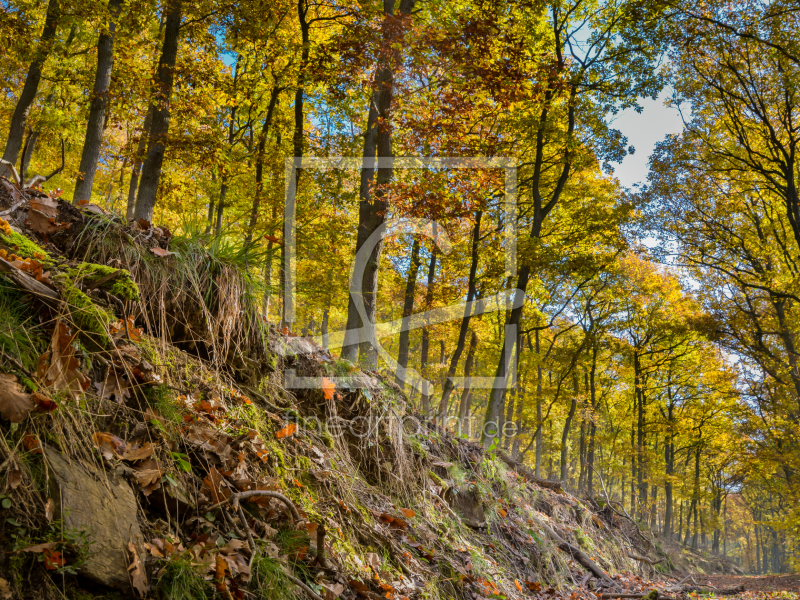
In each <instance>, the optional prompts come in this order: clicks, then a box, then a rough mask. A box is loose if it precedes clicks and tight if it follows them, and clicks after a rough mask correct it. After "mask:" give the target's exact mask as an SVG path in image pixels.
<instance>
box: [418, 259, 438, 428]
mask: <svg viewBox="0 0 800 600" xmlns="http://www.w3.org/2000/svg"><path fill="white" fill-rule="evenodd" d="M437 254H438V250H437V247H436V244H435V243H433V244H431V260H430V263H429V264H428V280H427V285H428V287H427V290H426V292H425V310H430V308H431V305H432V304H433V282H434V278H435V277H436V256H437ZM429 347H430V330H429V329H428V327H427V326H426V327H423V328H422V344H421V348H420V354H419V370H420V373H421V374H422V376H423V377H425V376H426V369H427V368H428V350H429ZM422 412H423V413H425V414H426V415H427V414H430V412H431V390H429V389H424V390H423V391H422Z"/></svg>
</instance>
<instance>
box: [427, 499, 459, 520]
mask: <svg viewBox="0 0 800 600" xmlns="http://www.w3.org/2000/svg"><path fill="white" fill-rule="evenodd" d="M431 496H433V497H434V498H436V499H437V500H438V501H439V502H441V503H442V506H444V508H445V510H446V511H447V512H449V513H450V515H451V516H452V517H453V518H454V519H455V520H456V521H458V522H459V524H461V525H463V523H462V522H461V517H459V516H458V515H457V514H456V513H454V512H453V509H452V508H450V505H449V504H447V502H445V501H444V500H442V499H441V498H440V497H439V496H438V495H437V494H434V493H433V492H431Z"/></svg>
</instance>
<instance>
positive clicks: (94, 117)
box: [72, 0, 122, 202]
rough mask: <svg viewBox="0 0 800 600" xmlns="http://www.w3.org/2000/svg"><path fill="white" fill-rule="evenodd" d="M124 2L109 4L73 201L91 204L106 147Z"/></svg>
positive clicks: (111, 1) (111, 0)
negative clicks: (110, 92) (116, 36)
mask: <svg viewBox="0 0 800 600" xmlns="http://www.w3.org/2000/svg"><path fill="white" fill-rule="evenodd" d="M121 6H122V0H108V13H109V17H110V19H109V21H108V30H107V31H103V32H102V33H101V34H100V37H99V39H98V41H97V71H96V73H95V77H94V89H93V90H92V94H93V97H92V103H91V106H90V108H89V119H88V121H87V122H86V137H85V139H84V141H83V152H82V153H81V165H80V167H79V168H78V171H79V173H78V181H77V182H76V184H75V193H74V194H73V197H72V201H73V202H77V201H78V200H91V198H92V187H93V185H94V176H95V172H96V171H97V161H98V159H99V158H100V146H101V145H102V143H103V131H104V129H105V125H106V112H107V111H108V86H109V85H110V84H111V70H112V68H113V66H114V30H115V29H116V27H117V23H116V19H117V17H118V16H119V11H120V7H121Z"/></svg>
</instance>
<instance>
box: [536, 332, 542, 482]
mask: <svg viewBox="0 0 800 600" xmlns="http://www.w3.org/2000/svg"><path fill="white" fill-rule="evenodd" d="M535 335H536V428H537V429H536V466H535V469H534V473H536V476H537V477H541V476H542V355H541V346H540V345H539V330H538V329H537V330H536V333H535Z"/></svg>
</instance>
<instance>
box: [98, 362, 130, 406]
mask: <svg viewBox="0 0 800 600" xmlns="http://www.w3.org/2000/svg"><path fill="white" fill-rule="evenodd" d="M94 387H96V388H97V391H98V392H99V393H100V397H101V398H105V399H107V400H111V397H112V396H113V397H114V399H115V400H116V401H117V404H122V403H123V402H125V400H127V399H128V398H130V397H131V392H130V386H129V385H128V382H127V381H125V379H123V376H122V374H121V373H117V372H116V371H115V370H114V369H109V370H108V372H107V373H106V380H105V381H104V382H102V383H101V382H99V381H96V382H95V384H94Z"/></svg>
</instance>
